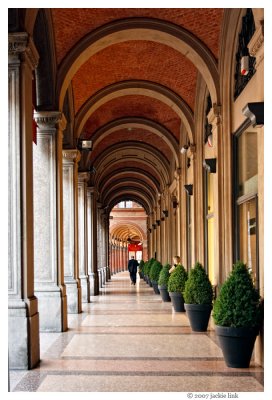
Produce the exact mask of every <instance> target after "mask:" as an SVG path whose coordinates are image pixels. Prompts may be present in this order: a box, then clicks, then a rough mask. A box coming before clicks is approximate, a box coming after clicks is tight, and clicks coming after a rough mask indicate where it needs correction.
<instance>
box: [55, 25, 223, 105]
mask: <svg viewBox="0 0 272 400" xmlns="http://www.w3.org/2000/svg"><path fill="white" fill-rule="evenodd" d="M128 40H149V41H154V42H157V43H162V44H165V45H167V46H170V47H172V48H174V49H175V50H177V51H178V52H179V53H181V54H182V55H185V56H186V57H187V58H188V59H189V60H190V61H191V62H192V63H193V64H194V65H195V67H196V68H197V69H198V70H199V72H200V73H201V75H202V76H203V78H204V80H205V81H206V84H207V86H208V88H209V91H210V94H211V98H212V102H213V103H218V102H219V98H220V96H219V82H218V69H217V62H216V60H215V57H214V56H213V54H212V53H211V51H210V50H209V49H208V47H207V46H205V45H204V44H203V43H202V42H201V41H200V40H199V39H198V38H197V37H196V36H194V35H193V34H192V33H190V32H188V31H187V30H185V29H183V28H181V27H179V26H177V25H175V24H172V23H169V22H165V21H162V20H158V19H151V18H128V19H123V20H119V21H114V22H112V23H109V24H106V25H104V26H102V27H100V28H98V29H96V30H95V31H94V32H91V33H90V34H88V35H86V36H85V37H83V38H82V39H81V40H80V41H79V42H78V43H77V44H76V45H75V46H74V47H73V48H72V50H71V51H70V52H69V53H68V54H67V56H66V57H65V59H64V60H63V61H62V63H61V65H60V69H59V74H58V95H59V107H60V109H62V107H63V101H64V96H65V93H66V90H67V88H68V86H69V84H70V82H71V80H72V78H73V76H74V75H75V73H76V71H77V70H78V69H79V68H80V67H81V66H82V65H83V64H84V63H85V62H86V61H87V60H88V59H89V58H90V57H92V56H93V55H94V54H96V53H97V52H98V51H100V50H103V49H105V48H106V47H108V46H110V45H112V44H115V43H121V42H126V41H128Z"/></svg>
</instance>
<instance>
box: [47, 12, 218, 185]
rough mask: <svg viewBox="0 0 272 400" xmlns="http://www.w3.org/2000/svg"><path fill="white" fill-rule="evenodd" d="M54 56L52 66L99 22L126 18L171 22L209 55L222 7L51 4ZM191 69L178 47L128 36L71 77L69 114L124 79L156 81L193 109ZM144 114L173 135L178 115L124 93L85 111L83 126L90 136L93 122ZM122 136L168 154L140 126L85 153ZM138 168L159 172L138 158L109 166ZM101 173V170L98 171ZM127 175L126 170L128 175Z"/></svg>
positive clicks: (96, 152) (214, 44)
mask: <svg viewBox="0 0 272 400" xmlns="http://www.w3.org/2000/svg"><path fill="white" fill-rule="evenodd" d="M52 17H53V25H54V35H55V43H56V57H57V63H58V65H59V64H60V63H61V61H62V60H63V59H64V57H65V56H66V55H67V54H68V53H69V51H70V50H71V49H72V47H73V46H75V45H76V44H77V43H78V42H79V41H80V39H82V38H83V37H84V36H85V35H87V34H89V33H90V32H92V31H93V30H94V29H96V28H99V27H101V26H102V25H104V24H106V23H109V22H112V21H116V20H119V19H122V18H129V17H148V18H157V19H161V20H164V21H168V22H171V23H174V24H177V25H179V26H181V27H183V28H185V29H186V30H188V31H190V32H191V33H193V34H194V35H196V36H197V37H198V38H199V39H200V40H201V41H202V42H203V43H204V44H205V45H206V46H207V47H208V48H209V49H210V50H211V52H212V53H213V54H214V55H215V57H218V54H219V37H220V27H221V23H222V17H223V9H209V8H202V9H200V8H197V9H190V8H187V9H182V8H180V9H174V8H171V9H167V8H165V9H154V8H144V9H140V8H139V9H135V8H126V9H125V8H123V9H118V8H114V9H108V8H101V9H95V8H93V9H92V8H85V9H84V8H80V9H77V8H70V9H66V8H61V9H60V8H59V9H52ZM196 78H197V69H196V67H195V66H194V65H193V64H192V63H191V62H190V61H189V60H188V59H187V58H186V57H184V56H182V55H181V54H180V53H179V52H178V51H176V50H174V49H173V48H171V47H169V46H167V45H165V44H160V43H155V42H152V41H148V40H145V41H142V40H141V41H137V40H133V41H132V40H130V41H127V42H122V43H117V44H113V45H111V46H109V47H107V48H104V49H103V50H101V51H100V52H98V53H96V54H94V55H93V56H92V57H91V58H90V59H89V60H87V61H86V62H85V64H83V65H82V66H81V67H80V68H79V70H78V71H77V72H76V74H75V75H74V77H73V79H72V88H73V97H74V109H75V113H76V112H77V111H78V110H79V109H80V108H81V107H82V105H83V104H84V103H85V102H86V101H87V100H88V99H89V98H91V97H92V96H93V95H94V94H95V93H97V92H98V91H99V90H101V89H103V88H105V87H106V86H108V85H111V84H113V83H117V82H121V81H126V80H131V79H132V80H135V79H139V80H147V81H151V82H155V83H159V84H161V85H164V86H166V87H168V88H169V89H171V90H172V91H174V92H176V93H177V94H179V96H180V97H182V98H183V100H184V101H185V102H186V103H187V104H188V105H189V106H190V107H191V109H192V110H193V109H194V102H195V88H196ZM129 116H134V117H145V118H148V119H151V120H153V121H156V122H159V123H160V124H162V125H164V126H165V127H167V128H168V129H169V130H170V131H171V132H172V134H173V136H175V137H176V138H177V139H179V128H180V119H179V118H178V116H177V115H176V114H175V113H174V111H173V110H172V109H171V108H170V107H168V106H166V105H165V104H163V103H162V102H161V101H159V100H156V99H151V98H148V97H146V96H140V95H139V96H124V97H120V98H118V99H115V100H112V101H109V102H108V103H106V104H105V105H103V106H101V107H100V108H99V109H98V110H96V111H95V113H94V114H93V115H92V116H91V118H90V120H89V121H88V122H87V124H86V126H85V130H86V131H87V133H88V134H89V135H92V134H93V133H94V132H95V131H96V130H97V129H98V128H99V127H101V126H102V125H104V124H106V123H107V122H109V121H112V120H114V119H117V118H122V117H129ZM127 140H134V141H137V142H139V141H141V142H142V143H146V144H151V145H153V146H154V145H155V146H156V148H157V149H158V150H159V151H161V152H162V153H163V154H164V155H165V156H166V158H167V159H169V160H170V159H171V157H173V156H172V154H171V152H170V149H169V147H168V146H167V145H166V143H165V142H164V141H163V140H162V139H160V138H159V137H158V136H156V135H154V134H152V133H150V132H148V131H146V130H142V129H137V130H136V129H135V130H133V131H130V132H129V134H128V131H127V130H124V129H123V130H119V131H117V132H114V133H113V134H111V135H110V136H107V137H106V138H105V139H104V140H103V141H102V142H101V143H99V145H98V146H97V148H95V149H94V151H93V152H92V154H91V160H90V161H91V163H92V162H93V161H94V159H95V158H96V156H97V155H99V154H101V152H103V151H105V150H106V149H107V148H108V147H109V146H111V145H113V144H115V143H119V144H121V143H122V142H124V141H127ZM127 167H128V168H131V169H132V170H133V168H142V169H144V170H145V171H146V172H149V173H150V174H151V175H153V176H154V177H156V179H157V180H158V181H159V182H160V181H161V177H160V176H159V175H158V173H157V172H156V171H154V169H153V168H151V166H150V167H148V166H147V165H143V164H142V163H141V162H140V161H139V162H135V161H121V160H120V162H119V164H116V165H115V166H114V167H113V168H111V171H110V172H112V171H116V170H117V169H124V168H127ZM102 175H103V176H105V174H104V173H102ZM130 176H131V175H130Z"/></svg>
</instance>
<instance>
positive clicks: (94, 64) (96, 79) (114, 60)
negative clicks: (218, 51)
mask: <svg viewBox="0 0 272 400" xmlns="http://www.w3.org/2000/svg"><path fill="white" fill-rule="evenodd" d="M196 75H197V69H196V68H195V66H194V65H193V64H192V63H191V62H190V61H189V60H188V59H187V58H185V57H183V56H182V55H181V54H180V53H179V52H178V51H176V50H174V49H172V48H170V47H168V46H166V45H162V44H159V43H154V42H149V41H140V42H139V41H127V42H125V43H118V44H115V45H112V46H109V47H107V48H106V49H104V50H102V51H100V52H99V53H97V54H95V55H94V56H93V57H92V58H90V59H89V60H88V62H86V63H85V64H83V65H82V67H81V68H80V69H79V70H78V72H77V73H76V75H75V76H74V78H73V81H72V84H73V92H74V106H75V112H77V111H78V110H79V108H80V107H81V106H82V105H83V104H84V103H85V101H87V100H88V99H89V97H91V96H92V95H93V94H94V93H96V92H97V91H98V90H99V89H102V88H104V87H105V86H107V85H110V84H112V83H115V82H119V81H125V80H129V79H142V80H149V81H153V82H156V83H160V84H161V85H164V86H167V87H168V88H170V89H172V90H173V91H174V92H176V93H178V94H179V95H180V96H181V97H182V98H183V99H184V100H185V101H186V102H187V103H188V104H189V106H190V107H191V108H192V109H193V108H194V100H195V82H196Z"/></svg>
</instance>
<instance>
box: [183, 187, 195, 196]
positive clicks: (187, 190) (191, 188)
mask: <svg viewBox="0 0 272 400" xmlns="http://www.w3.org/2000/svg"><path fill="white" fill-rule="evenodd" d="M184 189H185V190H186V192H187V193H188V195H189V196H192V195H193V185H184Z"/></svg>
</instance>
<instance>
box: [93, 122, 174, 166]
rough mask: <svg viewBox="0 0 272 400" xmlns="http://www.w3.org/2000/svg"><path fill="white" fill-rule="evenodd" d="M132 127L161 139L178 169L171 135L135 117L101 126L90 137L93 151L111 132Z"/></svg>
mask: <svg viewBox="0 0 272 400" xmlns="http://www.w3.org/2000/svg"><path fill="white" fill-rule="evenodd" d="M132 127H133V128H144V129H146V130H148V131H150V132H152V133H154V134H155V135H157V136H159V137H160V138H162V139H163V140H164V141H165V142H166V143H167V145H168V147H170V149H171V151H172V153H173V156H174V158H175V161H176V166H177V168H179V157H178V155H179V147H178V143H177V142H176V140H175V139H174V137H173V135H172V134H171V132H170V131H168V129H166V128H165V127H164V126H162V125H160V124H158V123H157V122H154V121H152V120H149V119H146V118H135V117H132V118H120V119H118V120H115V121H112V122H109V123H108V124H106V125H104V126H102V127H101V128H99V129H98V130H97V131H96V132H95V134H94V135H93V136H92V140H93V150H94V149H95V147H96V146H97V145H98V144H99V143H100V142H101V141H102V140H103V139H105V138H106V137H107V136H108V135H110V134H112V133H113V132H115V131H117V130H119V129H126V128H132Z"/></svg>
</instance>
